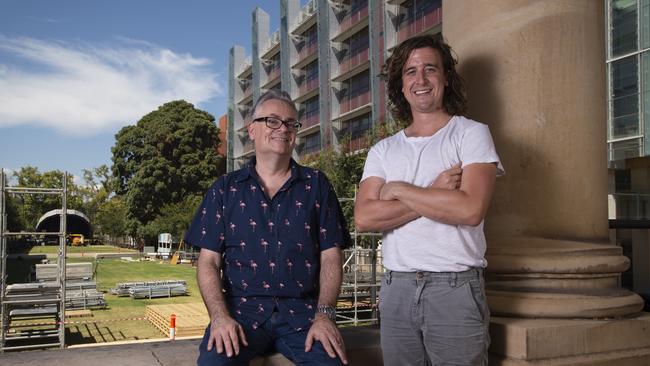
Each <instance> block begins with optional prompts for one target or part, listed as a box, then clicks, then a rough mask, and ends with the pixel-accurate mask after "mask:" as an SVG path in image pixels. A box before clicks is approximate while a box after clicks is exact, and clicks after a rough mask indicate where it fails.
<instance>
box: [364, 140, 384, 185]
mask: <svg viewBox="0 0 650 366" xmlns="http://www.w3.org/2000/svg"><path fill="white" fill-rule="evenodd" d="M379 150H380V147H379V144H375V146H373V147H371V148H370V151H368V156H367V157H366V163H365V164H364V166H363V175H362V176H361V182H363V181H364V180H366V179H367V178H370V177H379V178H381V179H383V180H386V171H385V169H384V165H383V164H382V159H381V155H382V154H381V153H380V151H379Z"/></svg>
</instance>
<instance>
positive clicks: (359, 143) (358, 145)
mask: <svg viewBox="0 0 650 366" xmlns="http://www.w3.org/2000/svg"><path fill="white" fill-rule="evenodd" d="M367 147H368V137H366V136H365V134H364V135H362V136H360V137H357V138H355V139H350V142H349V143H348V149H349V150H348V151H349V152H354V151H358V150H363V149H365V148H367Z"/></svg>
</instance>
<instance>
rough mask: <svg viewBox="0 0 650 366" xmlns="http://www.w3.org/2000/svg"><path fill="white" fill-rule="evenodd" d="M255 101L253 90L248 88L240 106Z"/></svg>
mask: <svg viewBox="0 0 650 366" xmlns="http://www.w3.org/2000/svg"><path fill="white" fill-rule="evenodd" d="M252 99H253V88H248V89H246V90H244V95H243V96H242V98H241V100H240V101H239V104H246V103H248V102H249V101H250V100H252Z"/></svg>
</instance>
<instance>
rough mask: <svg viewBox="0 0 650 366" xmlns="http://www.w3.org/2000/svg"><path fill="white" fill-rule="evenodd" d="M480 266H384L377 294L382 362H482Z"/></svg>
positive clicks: (485, 320)
mask: <svg viewBox="0 0 650 366" xmlns="http://www.w3.org/2000/svg"><path fill="white" fill-rule="evenodd" d="M484 286H485V284H484V279H483V270H482V269H478V268H475V269H470V270H468V271H465V272H442V273H438V272H392V271H391V272H387V273H386V275H385V276H384V280H383V282H382V286H381V291H380V295H379V298H380V300H379V312H380V316H381V349H382V353H383V357H384V365H385V366H398V365H399V366H407V365H414V366H415V365H417V366H420V365H436V366H438V365H465V366H474V365H487V362H488V361H487V350H488V346H489V345H490V336H489V334H488V327H489V319H490V310H489V309H488V306H487V301H486V298H485V288H484Z"/></svg>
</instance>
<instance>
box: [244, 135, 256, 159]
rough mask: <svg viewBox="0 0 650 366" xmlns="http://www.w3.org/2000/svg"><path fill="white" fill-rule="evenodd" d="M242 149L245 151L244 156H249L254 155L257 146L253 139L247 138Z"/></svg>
mask: <svg viewBox="0 0 650 366" xmlns="http://www.w3.org/2000/svg"><path fill="white" fill-rule="evenodd" d="M242 151H243V152H244V153H243V154H242V156H249V155H252V153H254V152H255V146H254V145H253V141H251V140H249V139H246V142H244V146H243V148H242Z"/></svg>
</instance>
